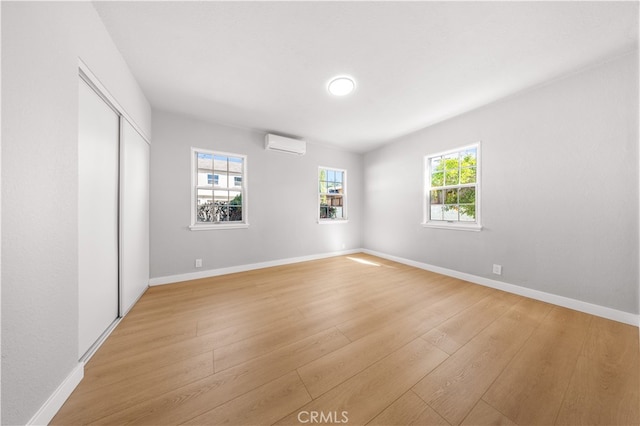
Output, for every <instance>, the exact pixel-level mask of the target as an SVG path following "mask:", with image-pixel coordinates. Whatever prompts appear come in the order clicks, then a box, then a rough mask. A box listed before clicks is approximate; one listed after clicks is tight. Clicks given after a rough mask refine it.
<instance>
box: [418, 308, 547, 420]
mask: <svg viewBox="0 0 640 426" xmlns="http://www.w3.org/2000/svg"><path fill="white" fill-rule="evenodd" d="M550 309H551V306H550V305H547V304H545V303H542V302H536V301H533V300H531V299H524V300H522V301H521V302H519V303H518V304H517V305H516V306H514V307H512V308H511V309H510V310H509V311H508V312H507V313H505V314H504V315H503V316H501V317H500V318H498V319H497V320H495V321H494V322H493V323H491V325H489V326H488V327H487V328H485V329H484V330H483V331H482V332H480V333H479V334H478V335H477V336H476V337H474V338H473V339H472V340H471V341H470V342H469V343H468V344H466V345H465V346H463V347H462V348H460V349H459V350H458V351H457V352H456V353H454V354H453V355H451V356H450V357H449V359H447V360H446V361H445V362H443V363H442V364H441V365H440V366H439V367H438V368H436V369H435V370H434V371H433V372H431V373H430V374H429V375H428V376H427V377H425V378H424V379H423V380H421V381H420V382H419V383H418V384H417V385H416V386H415V387H414V388H413V389H414V391H415V392H416V394H418V396H420V397H421V398H422V399H423V400H424V401H425V402H427V404H429V405H430V406H431V407H432V408H433V409H434V410H436V412H437V413H438V414H440V415H441V416H442V417H444V418H445V420H447V421H448V422H449V423H450V424H452V425H458V424H460V422H461V421H462V420H463V419H464V418H465V416H466V415H467V414H468V413H469V411H471V409H472V408H473V407H474V406H475V405H476V403H477V402H478V400H479V399H480V397H481V396H482V395H483V394H484V393H485V392H486V390H487V389H488V388H489V386H490V385H491V383H492V382H493V381H494V380H495V379H496V377H498V375H499V374H500V373H501V372H502V370H503V369H504V367H505V366H506V365H507V363H508V362H509V361H510V360H511V358H512V357H513V356H514V355H515V353H516V352H517V351H518V350H519V349H520V347H521V346H522V345H523V344H524V342H525V341H526V340H527V339H528V337H529V336H530V335H531V333H532V332H533V330H534V329H535V328H536V327H537V326H538V323H539V321H541V320H542V318H544V316H545V315H546V314H547V313H548V311H549V310H550Z"/></svg>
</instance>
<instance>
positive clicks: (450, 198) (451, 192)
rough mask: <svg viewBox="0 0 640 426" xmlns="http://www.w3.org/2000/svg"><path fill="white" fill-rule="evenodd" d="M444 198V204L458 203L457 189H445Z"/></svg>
mask: <svg viewBox="0 0 640 426" xmlns="http://www.w3.org/2000/svg"><path fill="white" fill-rule="evenodd" d="M444 200H445V201H444V202H445V204H458V190H457V189H455V188H454V189H447V190H445V192H444Z"/></svg>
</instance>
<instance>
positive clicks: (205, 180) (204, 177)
mask: <svg viewBox="0 0 640 426" xmlns="http://www.w3.org/2000/svg"><path fill="white" fill-rule="evenodd" d="M197 185H198V186H207V185H213V175H212V174H211V173H207V172H206V171H204V170H198V183H197Z"/></svg>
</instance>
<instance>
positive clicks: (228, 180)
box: [190, 148, 248, 230]
mask: <svg viewBox="0 0 640 426" xmlns="http://www.w3.org/2000/svg"><path fill="white" fill-rule="evenodd" d="M191 161H192V167H191V169H192V170H191V176H192V188H191V194H192V197H191V227H190V228H191V229H192V230H201V229H219V228H246V227H247V226H248V222H247V196H246V194H247V191H246V186H245V185H246V174H247V173H246V167H247V157H246V156H244V155H240V154H229V153H224V152H214V151H208V150H205V149H198V148H192V149H191ZM243 178H244V179H243Z"/></svg>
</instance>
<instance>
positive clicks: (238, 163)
mask: <svg viewBox="0 0 640 426" xmlns="http://www.w3.org/2000/svg"><path fill="white" fill-rule="evenodd" d="M228 160H229V161H228V163H227V167H228V170H229V172H231V173H235V174H242V158H238V157H228Z"/></svg>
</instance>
